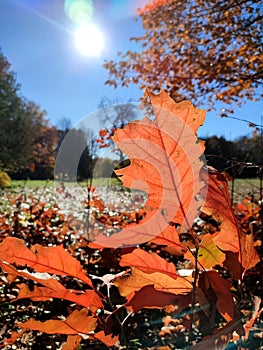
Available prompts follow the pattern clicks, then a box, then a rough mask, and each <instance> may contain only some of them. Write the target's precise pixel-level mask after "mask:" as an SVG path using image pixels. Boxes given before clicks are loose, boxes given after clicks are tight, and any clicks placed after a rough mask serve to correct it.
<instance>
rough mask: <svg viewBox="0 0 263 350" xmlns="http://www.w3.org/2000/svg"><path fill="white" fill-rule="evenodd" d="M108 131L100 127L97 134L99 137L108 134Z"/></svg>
mask: <svg viewBox="0 0 263 350" xmlns="http://www.w3.org/2000/svg"><path fill="white" fill-rule="evenodd" d="M108 133H109V131H108V130H107V129H100V131H99V134H100V137H104V136H106V135H108Z"/></svg>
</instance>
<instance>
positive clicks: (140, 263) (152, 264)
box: [120, 248, 178, 279]
mask: <svg viewBox="0 0 263 350" xmlns="http://www.w3.org/2000/svg"><path fill="white" fill-rule="evenodd" d="M120 265H121V266H130V267H136V268H137V269H138V270H141V271H143V272H145V273H148V274H149V273H154V272H159V273H163V274H165V275H167V276H170V277H172V278H174V279H176V278H177V277H178V275H177V273H176V268H175V266H174V264H173V263H170V262H168V261H166V260H165V259H163V258H161V257H160V256H159V255H157V254H156V253H148V252H146V251H144V250H142V249H140V248H137V249H135V250H133V252H132V253H129V254H125V255H123V256H122V258H121V261H120Z"/></svg>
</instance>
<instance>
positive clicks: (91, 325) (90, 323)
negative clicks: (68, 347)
mask: <svg viewBox="0 0 263 350" xmlns="http://www.w3.org/2000/svg"><path fill="white" fill-rule="evenodd" d="M87 313H88V310H87V309H81V310H80V311H77V310H75V311H73V312H72V313H71V314H70V315H69V316H68V317H67V319H66V320H65V321H61V320H48V321H45V322H41V321H36V320H34V319H32V318H31V319H29V320H28V321H26V322H24V323H18V324H17V327H20V328H23V329H31V330H33V331H40V332H44V333H48V334H70V335H78V334H88V333H90V332H92V331H94V329H95V328H96V318H94V317H92V316H87Z"/></svg>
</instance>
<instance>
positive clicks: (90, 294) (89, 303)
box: [14, 284, 103, 312]
mask: <svg viewBox="0 0 263 350" xmlns="http://www.w3.org/2000/svg"><path fill="white" fill-rule="evenodd" d="M18 287H19V293H18V296H17V298H16V299H15V300H18V299H24V298H30V299H31V300H34V301H41V300H48V299H51V298H56V299H65V300H69V301H71V302H73V303H76V304H79V305H81V306H83V307H86V308H89V309H90V310H93V311H94V312H95V311H97V310H98V309H99V308H103V304H102V302H101V299H100V297H99V296H98V294H97V293H96V292H95V291H93V290H86V291H85V292H82V291H75V290H68V289H66V288H65V287H63V289H59V290H54V289H51V288H47V287H38V286H34V289H33V290H30V289H29V287H28V286H27V285H26V284H20V285H18ZM15 300H14V301H15Z"/></svg>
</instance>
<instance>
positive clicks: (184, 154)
mask: <svg viewBox="0 0 263 350" xmlns="http://www.w3.org/2000/svg"><path fill="white" fill-rule="evenodd" d="M146 94H147V95H148V96H149V98H150V99H151V103H152V106H153V109H154V114H155V119H154V120H151V119H150V118H147V117H145V118H143V119H142V120H141V121H133V122H130V123H128V124H127V125H126V126H125V127H124V128H123V129H121V128H119V129H117V131H116V132H115V134H114V136H113V137H112V139H113V141H114V143H115V144H116V145H117V146H118V147H119V148H120V150H121V151H122V152H124V153H125V154H126V155H127V156H128V158H129V160H130V165H129V166H127V167H125V168H122V169H119V170H116V171H115V173H116V175H117V176H118V177H119V179H120V180H121V181H122V183H123V185H124V186H125V187H128V188H136V189H138V190H142V191H146V192H147V193H148V199H147V202H146V204H145V206H146V207H147V208H150V209H151V211H150V212H148V213H147V214H146V217H145V218H144V219H143V220H141V221H140V223H139V224H134V225H130V226H128V227H126V228H123V229H122V230H121V231H120V232H118V233H116V234H114V235H112V236H111V237H105V236H104V235H103V234H101V235H99V236H98V237H97V239H96V241H95V243H96V244H98V245H102V246H107V247H118V246H120V245H134V244H139V243H143V242H146V241H149V240H152V239H153V238H154V237H156V236H158V235H160V234H161V233H163V232H164V231H165V230H166V229H167V228H168V227H169V223H170V222H175V223H177V224H179V225H182V226H183V227H185V228H190V227H191V225H192V222H193V220H194V218H195V217H196V215H197V213H198V210H199V208H200V206H201V203H200V201H199V200H198V196H197V194H198V193H199V192H200V190H201V188H203V187H204V182H203V181H200V171H201V168H202V166H203V164H204V162H203V161H201V160H200V157H201V156H202V155H203V151H204V147H203V144H202V143H199V142H198V140H197V136H196V131H197V129H198V128H199V126H200V125H202V124H203V122H204V119H205V111H204V110H200V109H197V108H195V107H194V106H193V105H192V104H191V102H189V101H183V102H181V103H178V104H177V103H176V102H175V101H173V100H172V99H171V98H170V97H169V96H168V94H166V93H165V92H164V91H162V92H161V93H160V94H158V95H154V94H153V93H151V92H149V91H147V92H146Z"/></svg>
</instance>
